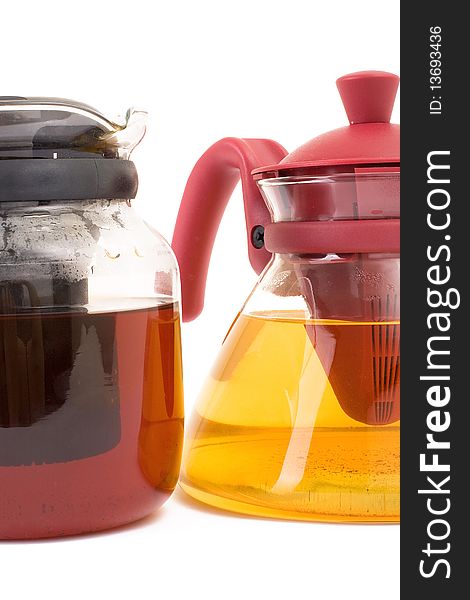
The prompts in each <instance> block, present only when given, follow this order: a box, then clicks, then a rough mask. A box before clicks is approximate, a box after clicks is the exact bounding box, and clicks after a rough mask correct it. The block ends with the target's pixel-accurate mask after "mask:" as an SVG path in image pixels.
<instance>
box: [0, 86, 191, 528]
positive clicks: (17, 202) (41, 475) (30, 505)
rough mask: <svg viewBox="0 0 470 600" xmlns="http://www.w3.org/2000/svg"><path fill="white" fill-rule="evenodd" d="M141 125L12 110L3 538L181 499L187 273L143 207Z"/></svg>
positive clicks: (54, 103) (3, 226) (6, 225)
mask: <svg viewBox="0 0 470 600" xmlns="http://www.w3.org/2000/svg"><path fill="white" fill-rule="evenodd" d="M145 120H146V114H145V113H144V112H142V111H138V110H129V111H128V112H127V115H126V117H125V119H123V120H122V122H120V123H116V122H113V121H111V120H109V119H108V118H106V117H105V116H103V115H102V114H101V113H99V112H98V111H96V110H95V109H93V108H91V107H89V106H87V105H84V104H80V103H77V102H73V101H69V100H64V99H58V98H20V97H2V98H0V487H1V489H2V494H1V496H0V539H2V538H3V539H8V538H37V537H47V536H55V535H65V534H73V533H81V532H85V531H92V530H98V529H104V528H109V527H113V526H117V525H121V524H123V523H126V522H129V521H133V520H135V519H138V518H140V517H143V516H145V515H147V514H148V513H149V512H151V511H152V510H153V509H154V508H155V507H156V506H158V505H159V504H161V503H162V502H163V500H164V499H165V498H167V497H168V495H169V494H170V493H171V491H172V490H173V488H174V486H175V485H176V481H177V476H178V470H179V463H180V455H181V448H182V436H183V399H182V369H181V350H180V328H179V286H178V271H177V265H176V261H175V258H174V256H173V253H172V251H171V249H170V247H169V246H168V244H167V243H166V241H165V240H164V239H163V238H162V237H161V236H160V235H159V234H158V233H156V232H155V231H153V230H151V229H150V228H149V227H148V226H147V225H146V224H145V223H144V222H143V221H142V220H141V219H140V218H139V216H138V215H137V213H135V212H134V210H133V208H132V206H131V200H132V199H133V198H134V197H135V195H136V193H137V187H138V179H137V171H136V168H135V165H134V163H133V162H131V160H130V159H129V157H130V154H131V152H132V150H133V148H134V147H135V146H136V145H137V144H138V143H139V142H140V140H141V139H142V137H143V136H144V133H145Z"/></svg>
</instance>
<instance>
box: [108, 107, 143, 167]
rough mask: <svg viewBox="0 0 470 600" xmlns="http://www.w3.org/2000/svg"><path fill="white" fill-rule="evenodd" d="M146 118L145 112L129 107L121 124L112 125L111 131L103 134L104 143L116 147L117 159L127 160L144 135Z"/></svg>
mask: <svg viewBox="0 0 470 600" xmlns="http://www.w3.org/2000/svg"><path fill="white" fill-rule="evenodd" d="M147 116H148V115H147V112H146V111H145V110H142V109H140V108H134V107H131V108H129V109H128V110H127V112H126V116H125V118H124V120H123V122H122V123H112V125H113V126H114V127H113V129H112V130H111V131H110V132H109V133H104V134H103V140H104V141H105V143H106V144H110V145H112V146H115V147H116V149H117V150H118V154H119V158H123V159H128V158H129V156H130V154H131V152H132V151H133V150H134V148H135V147H136V146H137V145H138V144H139V143H140V141H141V140H142V138H143V137H144V135H145V129H146V123H147Z"/></svg>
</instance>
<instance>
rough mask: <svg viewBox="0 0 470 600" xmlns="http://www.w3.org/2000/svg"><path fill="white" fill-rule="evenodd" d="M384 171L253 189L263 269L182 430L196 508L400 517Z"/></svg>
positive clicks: (394, 176) (391, 197)
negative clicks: (263, 209)
mask: <svg viewBox="0 0 470 600" xmlns="http://www.w3.org/2000/svg"><path fill="white" fill-rule="evenodd" d="M394 171H395V172H389V173H385V174H383V173H381V174H380V175H377V174H374V173H370V172H369V173H356V174H351V173H349V174H348V173H347V174H341V175H335V176H322V177H287V178H276V179H264V180H262V181H261V182H260V187H261V189H262V192H263V196H264V199H265V200H266V203H267V205H268V207H269V209H270V213H271V216H272V220H273V223H271V224H269V225H267V226H266V228H265V241H266V246H267V247H268V249H270V250H272V251H273V258H272V260H271V261H270V263H269V264H268V266H267V268H266V269H265V271H264V272H263V273H262V275H261V278H260V280H259V282H258V284H257V286H256V287H255V289H254V291H253V293H252V294H251V295H250V297H249V299H248V301H247V302H246V304H245V305H244V307H243V308H242V310H241V312H240V314H239V316H238V317H237V318H236V320H235V322H234V324H233V326H232V327H231V329H230V331H229V333H228V334H227V337H226V338H225V340H224V343H223V345H222V349H221V351H220V355H219V357H218V358H217V360H216V362H215V364H214V366H213V368H212V370H211V373H210V376H209V378H208V380H207V382H206V384H205V387H204V388H203V390H202V392H201V396H200V398H199V402H198V404H197V406H196V410H195V412H194V415H193V418H192V422H191V424H190V428H189V432H188V440H187V445H186V454H185V459H184V462H183V473H182V478H181V485H182V486H183V488H184V489H185V490H186V491H187V492H188V493H190V494H191V495H192V496H194V497H195V498H198V499H200V500H203V501H205V502H208V503H210V504H213V505H215V506H218V507H221V508H226V509H231V510H235V511H238V512H243V513H248V514H254V515H265V516H275V517H283V518H297V519H312V520H327V521H376V522H381V521H396V520H398V519H399V462H400V459H399V431H400V429H399V418H400V416H399V414H400V396H399V381H400V355H399V341H400V325H399V306H400V304H399V303H400V297H399V267H400V259H399V247H398V246H397V239H396V238H397V236H396V233H397V229H396V227H397V224H398V218H399V203H398V193H397V192H398V189H399V173H398V171H397V169H395V170H394ZM379 192H380V193H379ZM364 227H366V228H367V232H366V234H364V231H365V230H364ZM392 230H394V232H393V231H392ZM322 236H323V238H322ZM361 236H362V237H363V241H361V239H359V238H361ZM374 236H376V237H377V236H378V237H379V238H381V239H379V240H378V241H377V240H375V241H374V240H373V238H374ZM392 237H393V238H394V239H393V240H392ZM361 244H363V246H362V247H361ZM353 246H355V247H356V248H360V250H361V251H360V252H352V251H351V250H352V248H353ZM374 246H375V247H374Z"/></svg>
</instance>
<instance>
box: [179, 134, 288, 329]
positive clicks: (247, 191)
mask: <svg viewBox="0 0 470 600" xmlns="http://www.w3.org/2000/svg"><path fill="white" fill-rule="evenodd" d="M286 155H287V151H286V150H285V149H284V148H283V147H282V146H281V145H280V144H278V143H277V142H274V141H272V140H264V139H239V138H224V139H223V140H220V141H219V142H216V143H215V144H214V145H213V146H211V147H210V148H209V149H208V150H207V151H206V152H205V153H204V154H203V155H202V156H201V158H200V159H199V160H198V162H197V163H196V165H195V167H194V169H193V171H192V173H191V175H190V176H189V179H188V182H187V184H186V188H185V190H184V194H183V199H182V201H181V206H180V209H179V213H178V218H177V220H176V226H175V232H174V235H173V242H172V247H173V250H174V252H175V254H176V258H177V259H178V263H179V267H180V272H181V289H182V296H183V320H184V321H192V320H193V319H195V318H196V317H197V316H198V315H199V314H200V313H201V312H202V309H203V307H204V294H205V289H206V279H207V271H208V268H209V262H210V257H211V253H212V248H213V246H214V241H215V237H216V235H217V231H218V229H219V225H220V221H221V219H222V216H223V214H224V211H225V208H226V206H227V203H228V201H229V199H230V196H231V195H232V193H233V190H234V189H235V186H236V185H237V183H238V181H239V179H240V178H241V181H242V189H243V202H244V205H245V218H246V230H247V242H248V255H249V259H250V263H251V266H252V267H253V269H254V270H255V271H256V273H261V271H262V270H263V269H264V267H265V266H266V265H267V263H268V262H269V260H270V258H271V254H270V253H269V252H267V251H266V250H265V248H264V246H263V247H261V248H256V247H255V245H254V244H253V242H252V232H253V230H254V228H255V227H257V226H262V227H265V226H266V225H267V224H268V223H270V222H271V216H270V214H269V211H268V209H267V207H266V205H265V203H264V200H263V198H262V196H261V193H260V191H259V188H258V186H257V184H256V182H255V181H254V180H253V178H252V176H251V171H252V170H253V169H256V168H258V167H261V166H263V165H267V164H268V165H269V164H272V163H276V162H279V161H280V160H281V159H282V158H284V156H286Z"/></svg>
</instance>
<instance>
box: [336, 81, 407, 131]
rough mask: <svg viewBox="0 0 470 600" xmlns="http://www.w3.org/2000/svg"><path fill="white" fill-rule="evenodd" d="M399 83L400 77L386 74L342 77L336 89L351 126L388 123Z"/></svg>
mask: <svg viewBox="0 0 470 600" xmlns="http://www.w3.org/2000/svg"><path fill="white" fill-rule="evenodd" d="M398 82H399V77H397V75H393V73H386V72H384V71H359V72H358V73H351V74H350V75H344V76H343V77H340V78H339V79H338V80H337V82H336V85H337V86H338V90H339V93H340V95H341V100H342V101H343V104H344V108H345V109H346V114H347V115H348V119H349V122H350V123H351V125H354V124H356V123H388V122H389V121H390V117H391V114H392V110H393V104H394V102H395V96H396V94H397V89H398Z"/></svg>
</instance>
